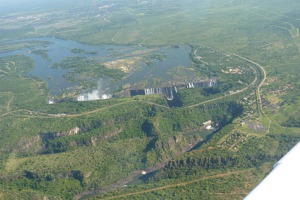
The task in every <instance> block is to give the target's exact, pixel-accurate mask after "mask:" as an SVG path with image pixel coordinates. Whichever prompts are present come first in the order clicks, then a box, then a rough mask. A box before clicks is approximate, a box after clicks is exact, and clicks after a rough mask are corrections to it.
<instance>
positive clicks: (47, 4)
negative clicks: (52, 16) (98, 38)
mask: <svg viewBox="0 0 300 200" xmlns="http://www.w3.org/2000/svg"><path fill="white" fill-rule="evenodd" d="M90 2H92V0H85V1H80V0H51V1H45V0H0V15H9V14H12V13H15V12H26V11H33V10H34V11H39V10H45V9H47V10H53V9H64V8H66V7H69V8H72V7H76V6H78V5H80V4H88V3H90Z"/></svg>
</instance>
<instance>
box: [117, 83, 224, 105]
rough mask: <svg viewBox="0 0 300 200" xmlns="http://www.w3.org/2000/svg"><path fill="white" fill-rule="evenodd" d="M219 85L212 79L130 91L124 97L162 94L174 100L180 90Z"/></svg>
mask: <svg viewBox="0 0 300 200" xmlns="http://www.w3.org/2000/svg"><path fill="white" fill-rule="evenodd" d="M217 84H218V81H217V79H210V80H209V81H203V82H196V83H193V82H188V83H184V84H177V85H175V86H170V87H162V88H145V89H130V90H128V91H125V92H124V93H123V96H129V97H132V96H136V95H152V94H160V95H162V96H163V97H164V98H166V99H168V100H173V99H174V95H176V93H177V91H178V90H181V89H189V88H209V87H213V86H216V85H217Z"/></svg>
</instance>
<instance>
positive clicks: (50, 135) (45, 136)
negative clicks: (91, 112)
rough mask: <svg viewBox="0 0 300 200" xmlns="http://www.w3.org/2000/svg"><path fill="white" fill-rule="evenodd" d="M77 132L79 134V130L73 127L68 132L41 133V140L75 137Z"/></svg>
mask: <svg viewBox="0 0 300 200" xmlns="http://www.w3.org/2000/svg"><path fill="white" fill-rule="evenodd" d="M79 132H80V128H79V127H75V128H73V129H71V130H69V131H61V132H56V133H42V134H41V137H42V139H43V140H45V139H55V138H60V137H64V136H71V135H77V134H78V133H79Z"/></svg>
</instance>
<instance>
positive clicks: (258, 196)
mask: <svg viewBox="0 0 300 200" xmlns="http://www.w3.org/2000/svg"><path fill="white" fill-rule="evenodd" d="M269 199H271V200H300V142H299V143H298V144H297V145H296V146H295V147H294V148H293V149H292V150H290V151H289V152H288V153H287V154H286V155H285V156H284V157H283V158H282V159H280V160H279V161H278V162H277V163H276V164H275V165H274V169H273V170H272V171H271V173H270V174H269V175H268V176H267V177H266V178H265V179H264V180H263V181H262V182H261V183H260V184H259V185H258V186H257V187H256V188H255V189H254V190H253V191H252V192H251V193H250V194H249V195H248V196H247V197H246V198H245V199H244V200H269Z"/></svg>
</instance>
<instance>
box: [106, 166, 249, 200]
mask: <svg viewBox="0 0 300 200" xmlns="http://www.w3.org/2000/svg"><path fill="white" fill-rule="evenodd" d="M244 171H246V170H240V171H234V172H228V173H222V174H216V175H212V176H206V177H203V178H200V179H195V180H192V181H187V182H182V183H177V184H170V185H165V186H162V187H158V188H153V189H149V190H144V191H140V192H132V193H128V194H123V195H118V196H113V197H108V198H105V199H117V198H122V197H128V196H134V195H140V194H145V193H149V192H155V191H159V190H164V189H168V188H174V187H182V186H186V185H190V184H193V183H197V182H200V181H203V180H208V179H213V178H221V177H225V176H230V175H233V174H239V173H241V172H244Z"/></svg>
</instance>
